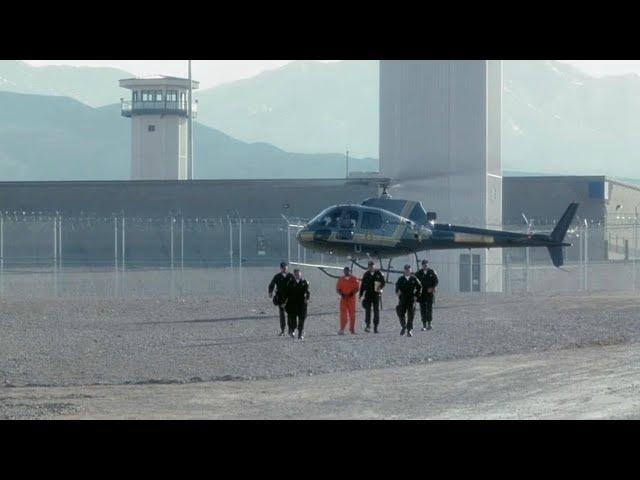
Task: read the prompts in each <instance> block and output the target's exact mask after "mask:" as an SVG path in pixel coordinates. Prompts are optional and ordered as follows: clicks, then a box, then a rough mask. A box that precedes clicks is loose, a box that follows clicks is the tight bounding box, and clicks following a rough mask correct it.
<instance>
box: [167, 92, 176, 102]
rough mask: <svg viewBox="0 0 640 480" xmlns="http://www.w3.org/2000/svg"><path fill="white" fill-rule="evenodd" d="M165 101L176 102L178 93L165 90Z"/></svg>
mask: <svg viewBox="0 0 640 480" xmlns="http://www.w3.org/2000/svg"><path fill="white" fill-rule="evenodd" d="M166 99H167V102H177V101H178V91H177V90H167V94H166Z"/></svg>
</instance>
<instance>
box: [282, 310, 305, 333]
mask: <svg viewBox="0 0 640 480" xmlns="http://www.w3.org/2000/svg"><path fill="white" fill-rule="evenodd" d="M287 315H288V324H289V331H290V332H293V331H294V330H296V329H297V330H298V335H301V334H302V332H303V331H304V321H305V319H306V318H307V305H306V304H305V305H300V306H299V307H297V308H295V309H292V310H290V311H289V312H287Z"/></svg>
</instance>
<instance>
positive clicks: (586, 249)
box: [584, 218, 589, 292]
mask: <svg viewBox="0 0 640 480" xmlns="http://www.w3.org/2000/svg"><path fill="white" fill-rule="evenodd" d="M588 269H589V225H588V223H587V219H586V218H585V219H584V290H585V292H588V291H589V271H588Z"/></svg>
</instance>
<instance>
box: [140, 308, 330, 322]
mask: <svg viewBox="0 0 640 480" xmlns="http://www.w3.org/2000/svg"><path fill="white" fill-rule="evenodd" d="M332 314H335V315H338V312H337V311H333V310H332V311H330V312H316V313H308V314H307V317H320V316H322V315H332ZM278 318H280V316H279V315H266V314H265V315H250V316H243V317H222V318H200V319H193V320H169V321H167V322H135V323H132V324H131V325H167V324H183V323H218V322H236V321H238V320H274V319H278Z"/></svg>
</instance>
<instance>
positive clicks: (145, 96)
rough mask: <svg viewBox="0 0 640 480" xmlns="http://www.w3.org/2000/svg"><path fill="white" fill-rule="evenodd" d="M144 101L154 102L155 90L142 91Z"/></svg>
mask: <svg viewBox="0 0 640 480" xmlns="http://www.w3.org/2000/svg"><path fill="white" fill-rule="evenodd" d="M142 101H143V102H153V90H142Z"/></svg>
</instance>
